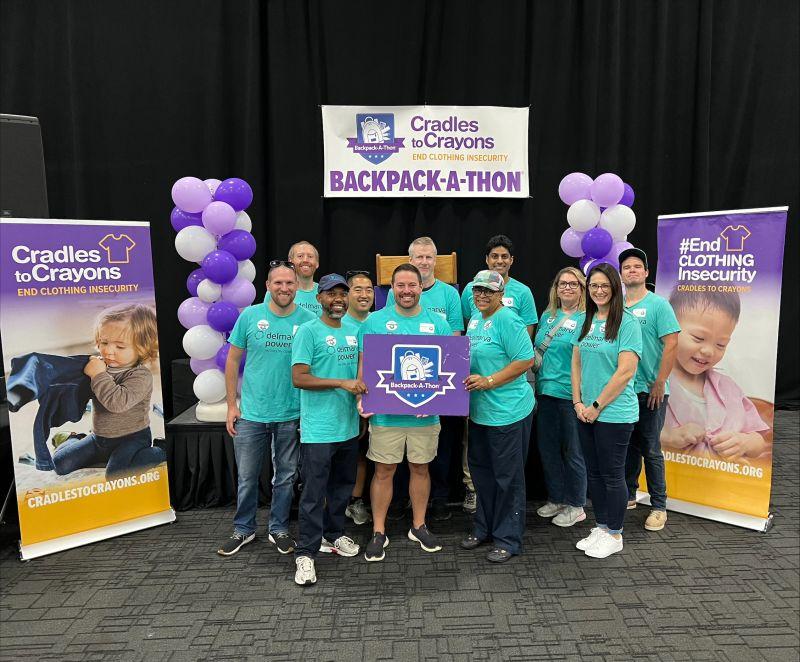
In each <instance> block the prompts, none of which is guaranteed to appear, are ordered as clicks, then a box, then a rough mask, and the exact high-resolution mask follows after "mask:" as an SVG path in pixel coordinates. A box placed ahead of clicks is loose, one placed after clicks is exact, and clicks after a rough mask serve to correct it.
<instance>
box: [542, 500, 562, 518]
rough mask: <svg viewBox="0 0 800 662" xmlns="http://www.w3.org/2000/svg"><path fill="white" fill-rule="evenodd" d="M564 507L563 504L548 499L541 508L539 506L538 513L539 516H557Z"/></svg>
mask: <svg viewBox="0 0 800 662" xmlns="http://www.w3.org/2000/svg"><path fill="white" fill-rule="evenodd" d="M563 509H564V505H563V504H561V503H552V502H551V501H548V502H547V503H546V504H544V505H543V506H542V507H541V508H539V509H538V510H537V511H536V514H537V515H538V516H539V517H547V518H548V519H549V518H550V517H555V516H556V515H558V513H560V512H561V511H562V510H563Z"/></svg>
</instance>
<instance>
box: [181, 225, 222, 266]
mask: <svg viewBox="0 0 800 662" xmlns="http://www.w3.org/2000/svg"><path fill="white" fill-rule="evenodd" d="M216 247H217V238H216V237H215V236H214V235H213V234H211V233H210V232H209V231H208V230H206V229H205V228H204V227H201V226H199V225H189V226H187V227H185V228H183V230H181V231H180V232H178V234H176V235H175V250H176V251H178V255H180V256H181V257H182V258H183V259H184V260H188V261H189V262H200V261H201V260H202V259H203V258H204V257H205V256H206V255H208V254H209V253H210V252H211V251H213V250H214V249H215V248H216Z"/></svg>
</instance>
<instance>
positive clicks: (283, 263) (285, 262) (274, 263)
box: [269, 260, 294, 270]
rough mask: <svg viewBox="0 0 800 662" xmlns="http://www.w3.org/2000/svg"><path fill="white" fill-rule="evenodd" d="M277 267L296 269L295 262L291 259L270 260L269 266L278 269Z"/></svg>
mask: <svg viewBox="0 0 800 662" xmlns="http://www.w3.org/2000/svg"><path fill="white" fill-rule="evenodd" d="M277 267H288V268H289V269H292V270H293V269H294V262H292V261H291V260H270V261H269V268H270V269H276V268H277Z"/></svg>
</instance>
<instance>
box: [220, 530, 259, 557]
mask: <svg viewBox="0 0 800 662" xmlns="http://www.w3.org/2000/svg"><path fill="white" fill-rule="evenodd" d="M255 537H256V534H255V533H251V534H250V535H244V534H243V533H234V534H233V535H232V536H231V537H230V538H228V539H227V540H226V541H225V542H224V543H223V544H222V546H221V547H220V548H219V549H218V550H217V554H219V555H220V556H233V555H234V554H236V552H238V551H239V550H240V549H241V548H242V547H244V546H245V545H246V544H247V543H249V542H253V540H254V539H255Z"/></svg>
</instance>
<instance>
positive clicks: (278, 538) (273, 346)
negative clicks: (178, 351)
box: [217, 260, 314, 556]
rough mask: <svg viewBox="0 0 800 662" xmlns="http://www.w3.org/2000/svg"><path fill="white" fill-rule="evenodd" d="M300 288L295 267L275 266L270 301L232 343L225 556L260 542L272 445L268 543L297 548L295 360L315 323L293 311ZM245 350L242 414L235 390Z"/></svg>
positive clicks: (241, 323)
mask: <svg viewBox="0 0 800 662" xmlns="http://www.w3.org/2000/svg"><path fill="white" fill-rule="evenodd" d="M296 290H297V275H296V273H295V271H294V269H293V268H291V267H290V266H287V263H286V262H282V261H280V260H273V261H272V262H271V263H270V268H269V273H268V274H267V292H268V293H269V294H270V299H269V301H267V300H266V299H265V301H264V303H260V304H257V305H255V306H249V307H248V308H245V309H244V310H243V311H242V314H241V315H240V316H239V318H238V319H237V320H236V325H235V326H234V327H233V331H231V334H230V338H228V341H229V343H230V348H229V350H228V358H227V363H226V366H225V383H226V391H227V394H226V395H227V402H228V416H227V422H226V426H227V429H228V433H229V434H230V435H231V436H232V437H233V447H234V453H235V454H236V470H237V475H238V481H237V482H238V490H237V495H236V515H235V516H234V519H233V527H234V528H233V536H231V538H230V539H229V540H228V541H226V542H225V543H224V544H223V545H222V546H221V547H220V548H219V549H218V550H217V551H218V552H219V554H221V555H222V556H231V555H233V554H235V553H236V552H237V551H239V549H240V548H241V547H242V545H245V544H247V543H248V542H250V541H251V540H253V538H254V537H255V530H256V509H257V507H258V480H259V476H260V474H261V466H262V464H263V462H264V454H265V453H266V451H267V448H269V447H270V446H271V447H272V461H273V465H274V474H273V477H272V505H271V507H270V516H269V529H268V534H269V541H270V542H271V543H273V544H274V545H275V546H276V547H277V549H278V551H279V552H281V553H282V554H288V553H289V552H291V551H292V550H293V549H294V546H295V543H294V541H293V540H292V538H291V537H290V536H289V511H290V509H291V506H292V493H293V489H294V481H295V478H296V477H297V463H298V459H299V456H300V444H299V440H298V436H297V431H298V426H299V420H298V419H299V418H300V391H298V390H297V389H296V388H294V387H293V386H292V374H291V356H292V345H293V343H294V339H295V333H296V332H297V329H298V328H299V327H300V326H301V325H302V324H304V323H305V322H308V321H309V320H312V319H314V316H313V315H312V314H311V313H309V312H308V311H307V310H303V309H302V308H298V307H297V306H296V305H295V303H294V297H295V292H296ZM245 352H247V360H246V362H245V366H244V375H243V379H242V405H241V411H240V410H239V407H238V405H237V403H236V390H237V389H236V386H237V381H238V376H239V366H240V364H241V361H242V358H243V356H244V353H245Z"/></svg>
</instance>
